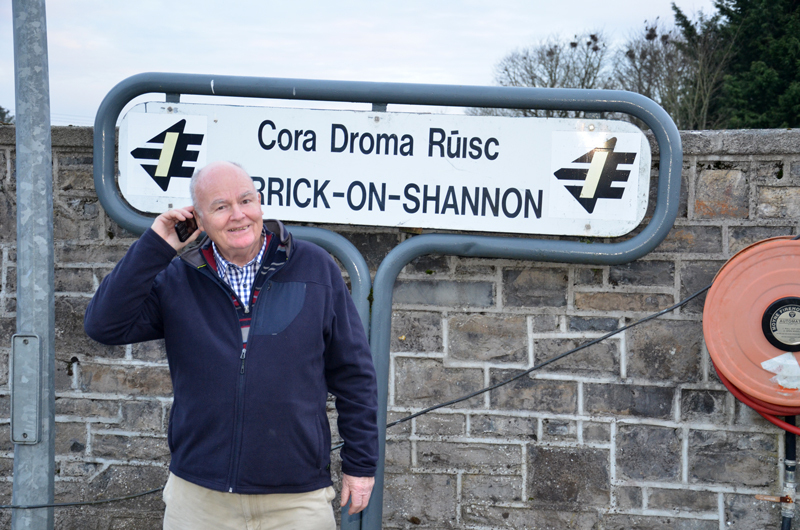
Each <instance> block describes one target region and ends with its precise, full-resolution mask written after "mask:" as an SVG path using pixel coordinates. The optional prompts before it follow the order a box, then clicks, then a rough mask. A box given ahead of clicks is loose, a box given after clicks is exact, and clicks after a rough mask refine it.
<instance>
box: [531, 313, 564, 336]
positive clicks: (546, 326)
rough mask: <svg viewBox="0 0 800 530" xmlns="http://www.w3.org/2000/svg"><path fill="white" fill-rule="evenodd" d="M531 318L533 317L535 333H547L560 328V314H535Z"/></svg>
mask: <svg viewBox="0 0 800 530" xmlns="http://www.w3.org/2000/svg"><path fill="white" fill-rule="evenodd" d="M531 318H532V319H533V332H534V333H546V332H549V331H558V329H559V317H558V315H533V316H532V317H531Z"/></svg>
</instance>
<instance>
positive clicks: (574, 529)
mask: <svg viewBox="0 0 800 530" xmlns="http://www.w3.org/2000/svg"><path fill="white" fill-rule="evenodd" d="M461 513H462V520H463V521H464V522H465V523H466V524H468V525H470V526H468V527H467V528H513V529H524V530H556V529H558V530H597V529H599V528H600V527H598V526H597V525H598V521H599V520H600V516H599V515H598V514H597V512H595V511H575V510H574V509H564V510H563V511H558V510H553V509H546V508H517V507H514V508H511V507H499V506H485V505H465V506H463V508H462V511H461Z"/></svg>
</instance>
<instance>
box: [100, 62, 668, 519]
mask: <svg viewBox="0 0 800 530" xmlns="http://www.w3.org/2000/svg"><path fill="white" fill-rule="evenodd" d="M153 92H158V93H165V94H197V95H207V96H236V97H253V98H271V99H284V100H316V101H342V102H359V103H372V104H373V105H377V106H378V107H377V109H376V110H382V107H383V105H387V104H406V105H440V106H456V107H492V108H514V109H541V110H577V111H584V112H594V113H598V112H621V113H625V114H628V115H631V116H634V117H636V118H638V119H640V120H642V122H644V123H645V124H646V125H647V126H648V127H650V129H651V130H652V132H653V135H654V137H655V139H656V142H657V143H658V147H659V159H660V163H659V172H658V175H659V176H658V188H657V189H658V191H657V196H656V206H655V209H654V211H653V214H652V217H651V218H650V220H649V222H648V223H647V224H646V225H644V226H643V227H641V229H640V231H639V232H638V233H637V234H636V235H634V236H633V237H631V238H630V239H627V240H624V241H616V242H610V243H592V244H587V243H583V242H578V241H567V240H552V239H548V240H544V239H527V238H521V237H513V238H509V237H489V236H475V235H469V236H465V235H454V234H429V235H421V236H415V237H412V238H410V239H408V240H406V241H405V242H403V243H401V244H400V245H398V246H397V247H396V248H395V249H394V250H392V251H391V252H390V253H389V255H388V256H387V257H386V258H385V259H384V261H383V262H382V263H381V265H380V267H379V268H378V273H377V275H376V277H375V289H374V296H375V300H374V303H373V307H372V318H371V326H370V328H369V329H370V345H371V347H372V355H373V358H374V360H375V368H376V371H377V373H378V401H379V403H378V426H379V428H380V429H381V435H380V438H379V439H380V448H379V450H380V457H379V461H378V471H377V473H376V477H375V489H374V490H373V494H372V499H371V501H370V504H369V506H368V507H367V509H366V510H365V511H364V512H363V516H362V519H361V521H357V520H356V519H355V518H350V517H347V516H346V515H343V517H342V528H359V525H360V528H362V529H372V530H378V529H380V528H381V522H382V521H381V519H382V510H383V472H384V467H383V464H384V455H385V438H386V432H385V425H386V416H387V414H386V410H387V404H388V378H389V362H390V358H389V343H390V331H391V306H392V288H393V286H394V282H395V280H396V278H397V275H398V274H399V273H400V271H401V270H402V268H403V267H404V266H405V265H407V264H408V263H409V262H410V261H411V260H413V259H415V258H417V257H419V256H422V255H425V254H439V255H456V256H473V257H488V258H511V259H526V260H538V261H556V262H567V263H594V264H602V265H610V264H620V263H627V262H629V261H633V260H635V259H637V258H640V257H642V256H644V255H645V254H647V253H648V252H650V251H652V250H653V249H654V248H655V247H656V246H658V244H659V243H661V242H662V241H663V240H664V238H665V237H666V236H667V234H668V233H669V231H670V229H671V228H672V225H673V224H674V222H675V218H676V217H677V215H678V206H679V202H680V201H679V199H680V185H681V166H682V162H683V151H682V148H681V140H680V135H679V133H678V129H677V127H675V123H674V122H673V121H672V119H671V118H670V117H669V115H668V114H667V113H666V111H664V109H662V108H661V107H660V106H658V105H657V104H656V103H655V102H654V101H652V100H651V99H649V98H646V97H644V96H642V95H640V94H634V93H632V92H625V91H618V90H582V89H556V88H521V87H484V86H462V85H427V84H407V83H367V82H354V81H319V80H303V79H278V78H256V77H234V76H213V75H193V74H165V73H145V74H138V75H135V76H132V77H129V78H128V79H126V80H124V81H122V82H121V83H119V84H118V85H117V86H116V87H114V88H113V89H112V90H111V92H109V94H108V95H107V96H106V98H105V99H104V100H103V102H102V103H101V105H100V109H99V110H98V114H97V119H96V120H95V132H94V157H95V165H94V179H95V188H96V189H97V193H98V195H99V197H100V200H101V202H102V204H103V207H104V208H105V209H106V211H108V213H109V215H111V217H112V218H113V219H114V220H115V221H116V222H117V223H119V224H120V225H121V226H122V227H123V228H125V229H127V230H129V231H132V232H134V233H141V232H143V231H144V230H145V229H146V228H147V227H149V226H150V223H151V222H152V218H151V217H148V216H145V215H143V214H141V213H139V212H137V211H135V210H133V209H132V208H131V207H130V206H128V205H127V203H126V202H125V201H124V200H123V199H122V197H121V195H120V193H119V190H118V189H117V186H116V182H115V175H114V160H115V154H116V153H115V149H114V140H115V125H116V119H117V117H118V116H119V114H120V112H121V111H122V109H123V107H124V106H125V105H126V104H127V103H128V102H129V101H130V100H132V99H133V98H135V97H137V96H139V95H141V94H145V93H153ZM307 230H319V229H311V228H308V229H307ZM298 237H301V236H299V234H298ZM329 250H330V249H329ZM334 254H335V253H334ZM337 257H338V255H337ZM340 259H341V258H340ZM343 263H344V261H343ZM344 264H345V266H346V267H347V266H348V264H347V263H344ZM348 272H350V269H349V268H348ZM351 277H352V274H351ZM362 277H364V279H365V281H368V279H369V271H368V270H366V272H365V274H363V275H362ZM353 287H354V289H353V296H354V298H355V300H356V304H357V307H359V311H360V310H361V307H362V306H358V304H359V302H363V301H365V300H366V295H365V294H364V293H363V292H361V293H360V294H359V296H360V297H363V300H359V299H358V298H357V297H356V285H355V282H354V283H353ZM367 292H368V289H367ZM366 307H367V310H368V305H367V306H366ZM363 318H364V314H362V319H363Z"/></svg>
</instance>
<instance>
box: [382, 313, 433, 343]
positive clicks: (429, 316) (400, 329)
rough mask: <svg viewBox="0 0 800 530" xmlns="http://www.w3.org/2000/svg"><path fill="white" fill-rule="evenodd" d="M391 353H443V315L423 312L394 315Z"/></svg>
mask: <svg viewBox="0 0 800 530" xmlns="http://www.w3.org/2000/svg"><path fill="white" fill-rule="evenodd" d="M390 348H391V351H395V352H442V351H444V344H443V342H442V314H441V313H429V312H423V311H395V312H393V313H392V342H391V346H390Z"/></svg>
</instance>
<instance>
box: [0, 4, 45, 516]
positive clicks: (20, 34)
mask: <svg viewBox="0 0 800 530" xmlns="http://www.w3.org/2000/svg"><path fill="white" fill-rule="evenodd" d="M12 6H13V18H14V70H15V72H16V75H15V92H16V132H17V153H16V154H17V158H16V168H17V334H16V335H15V336H14V340H13V344H12V352H11V364H12V373H11V377H10V379H11V400H12V410H11V422H12V424H11V432H12V439H13V441H14V443H15V446H14V486H13V493H12V503H13V504H15V505H20V504H21V505H31V504H48V503H52V502H53V486H54V484H53V480H54V475H55V449H54V447H55V396H54V394H55V390H54V389H55V375H54V374H55V339H54V328H55V324H54V323H55V315H54V297H53V290H54V287H53V263H54V258H53V165H52V147H51V141H50V87H49V74H48V64H47V27H46V21H45V3H44V0H14V1H13V3H12ZM11 527H12V529H13V530H23V529H24V530H47V529H52V528H53V508H38V509H32V510H14V512H13V514H12V516H11Z"/></svg>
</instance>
